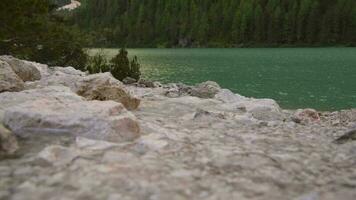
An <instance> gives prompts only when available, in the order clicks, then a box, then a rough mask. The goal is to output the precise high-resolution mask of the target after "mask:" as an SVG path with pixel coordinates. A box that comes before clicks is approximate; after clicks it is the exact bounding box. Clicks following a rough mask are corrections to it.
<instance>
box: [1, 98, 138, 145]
mask: <svg viewBox="0 0 356 200" xmlns="http://www.w3.org/2000/svg"><path fill="white" fill-rule="evenodd" d="M4 124H5V125H7V126H8V127H9V128H10V129H11V130H12V131H13V132H14V133H15V134H17V135H20V136H27V135H31V134H37V133H47V134H71V135H75V136H83V137H87V138H91V139H98V140H106V141H113V142H122V141H127V140H133V139H135V138H137V137H139V135H140V129H139V125H138V123H137V122H136V118H135V117H134V116H133V115H132V114H131V113H130V112H128V111H127V110H126V109H125V108H124V107H123V105H122V104H120V103H116V102H113V101H105V102H100V101H90V102H87V101H79V102H63V101H61V100H50V99H40V100H35V101H32V102H26V103H23V104H21V105H18V106H14V107H11V108H9V109H7V110H6V111H5V116H4Z"/></svg>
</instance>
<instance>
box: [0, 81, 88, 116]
mask: <svg viewBox="0 0 356 200" xmlns="http://www.w3.org/2000/svg"><path fill="white" fill-rule="evenodd" d="M38 99H48V100H60V101H61V102H79V101H83V98H82V97H80V96H78V95H77V94H75V93H73V92H72V91H71V90H70V89H69V88H68V87H64V86H49V87H45V88H39V89H31V90H24V91H21V92H4V93H1V94H0V102H1V103H0V122H1V121H2V120H3V116H4V112H5V109H7V108H10V107H12V106H16V105H20V104H22V103H25V102H32V101H35V100H38Z"/></svg>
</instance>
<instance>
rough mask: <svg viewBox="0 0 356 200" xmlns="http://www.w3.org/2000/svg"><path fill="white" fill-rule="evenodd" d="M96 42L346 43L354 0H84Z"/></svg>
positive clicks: (353, 34)
mask: <svg viewBox="0 0 356 200" xmlns="http://www.w3.org/2000/svg"><path fill="white" fill-rule="evenodd" d="M82 3H83V5H82V7H81V8H80V9H79V10H78V12H77V15H76V20H75V21H76V23H77V24H78V25H79V26H80V27H82V28H83V29H86V30H87V31H89V32H91V33H93V34H94V38H95V46H120V45H124V44H126V45H128V46H154V47H157V46H168V47H169V46H241V45H268V46H271V45H278V46H280V45H308V46H311V45H336V44H342V45H350V44H355V43H356V2H355V1H354V0H293V1H287V0H204V1H202V0H169V1H168V0H144V1H137V0H90V1H88V0H86V1H82Z"/></svg>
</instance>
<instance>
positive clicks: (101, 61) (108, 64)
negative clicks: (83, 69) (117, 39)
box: [87, 48, 141, 81]
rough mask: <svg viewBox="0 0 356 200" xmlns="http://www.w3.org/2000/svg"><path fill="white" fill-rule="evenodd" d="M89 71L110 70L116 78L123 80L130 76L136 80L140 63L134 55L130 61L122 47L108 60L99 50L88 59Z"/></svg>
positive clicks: (138, 77)
mask: <svg viewBox="0 0 356 200" xmlns="http://www.w3.org/2000/svg"><path fill="white" fill-rule="evenodd" d="M87 70H88V71H89V73H91V74H94V73H100V72H111V74H112V75H113V76H114V77H115V78H116V79H118V80H120V81H123V80H124V79H125V78H127V77H130V78H133V79H135V80H136V81H137V80H139V79H140V76H141V72H140V64H139V63H138V60H137V57H136V56H135V57H134V58H133V59H132V60H131V61H130V60H129V58H128V53H127V51H126V50H125V49H124V48H122V49H120V51H119V53H118V54H117V55H116V56H115V57H113V58H112V59H111V60H110V61H108V60H107V59H106V58H105V56H104V55H103V54H102V53H101V52H99V53H97V54H96V55H94V56H93V57H92V58H90V59H89V65H88V67H87Z"/></svg>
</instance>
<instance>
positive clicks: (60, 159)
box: [37, 145, 79, 166]
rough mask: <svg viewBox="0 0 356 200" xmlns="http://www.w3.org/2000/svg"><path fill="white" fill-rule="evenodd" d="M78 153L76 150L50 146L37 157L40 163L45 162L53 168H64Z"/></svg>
mask: <svg viewBox="0 0 356 200" xmlns="http://www.w3.org/2000/svg"><path fill="white" fill-rule="evenodd" d="M78 155H79V154H78V153H77V152H76V151H75V150H74V149H70V148H67V147H62V146H59V145H53V146H48V147H46V148H45V149H43V150H42V151H41V152H40V153H39V154H38V156H37V159H38V162H44V163H45V164H50V165H53V166H64V165H68V164H70V163H71V162H72V161H73V160H74V159H75V158H76V157H78Z"/></svg>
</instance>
